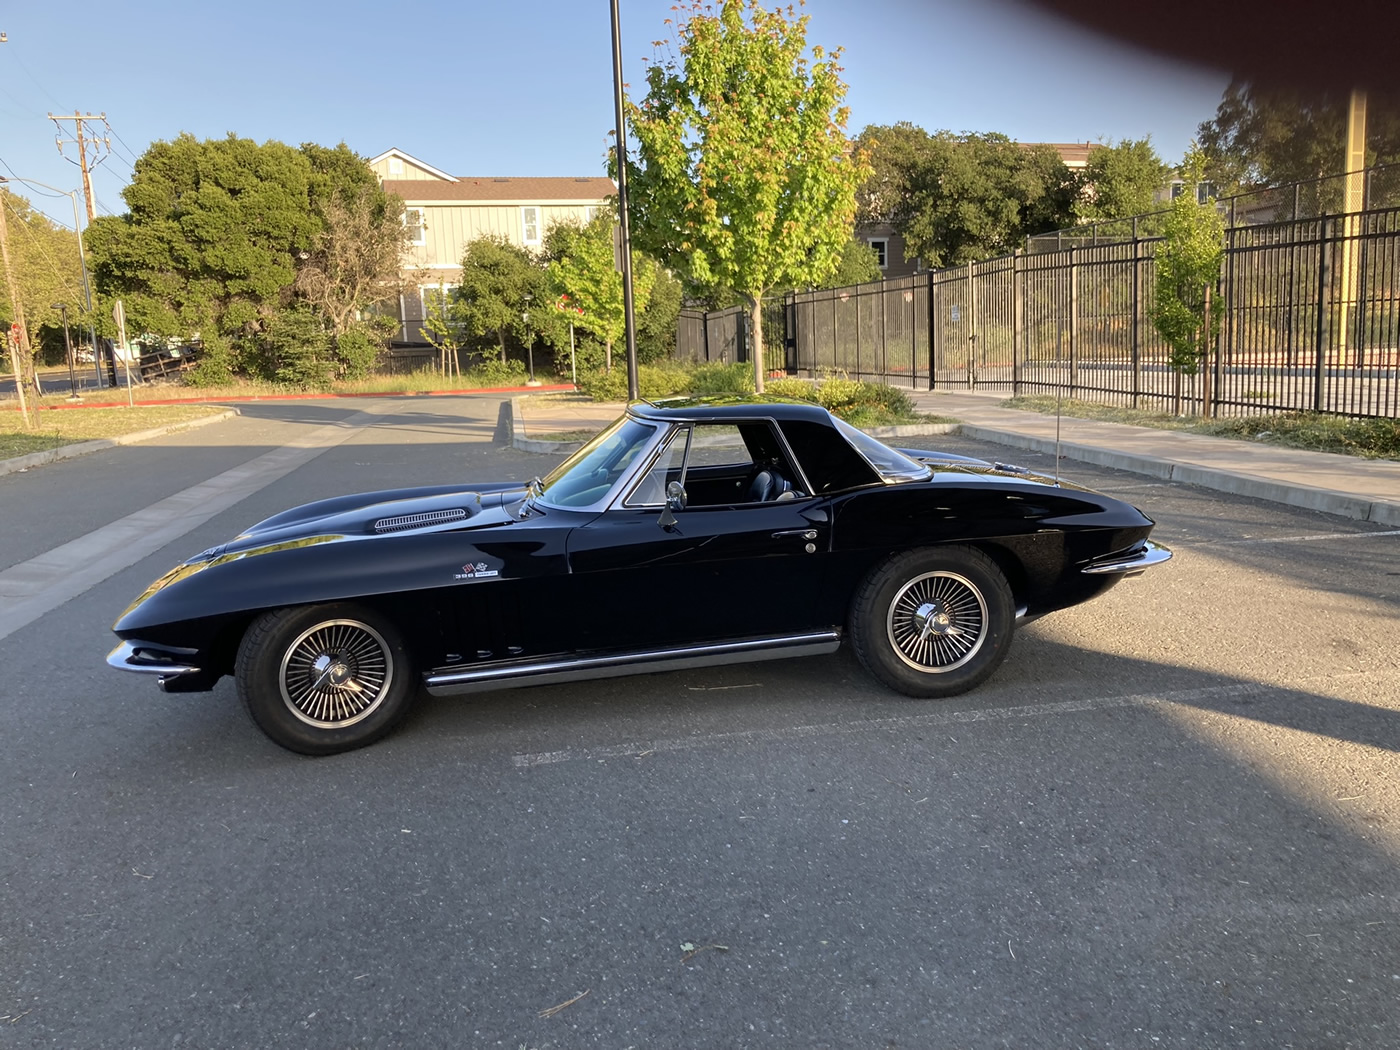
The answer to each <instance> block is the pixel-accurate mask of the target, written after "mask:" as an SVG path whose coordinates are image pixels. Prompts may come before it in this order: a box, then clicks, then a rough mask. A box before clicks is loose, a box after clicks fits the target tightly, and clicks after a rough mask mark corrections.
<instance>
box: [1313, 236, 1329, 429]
mask: <svg viewBox="0 0 1400 1050" xmlns="http://www.w3.org/2000/svg"><path fill="white" fill-rule="evenodd" d="M1330 225H1331V219H1329V218H1328V217H1327V216H1326V215H1325V214H1324V215H1323V216H1322V222H1321V223H1320V224H1319V225H1318V241H1317V351H1316V355H1315V357H1314V363H1313V411H1314V412H1321V411H1322V401H1323V398H1322V385H1323V384H1322V378H1323V372H1324V371H1325V369H1326V367H1327V320H1328V318H1327V314H1328V303H1327V296H1328V292H1330V291H1331V285H1332V252H1331V250H1330V248H1331V245H1330V244H1329V243H1328V236H1327V234H1328V228H1329V226H1330Z"/></svg>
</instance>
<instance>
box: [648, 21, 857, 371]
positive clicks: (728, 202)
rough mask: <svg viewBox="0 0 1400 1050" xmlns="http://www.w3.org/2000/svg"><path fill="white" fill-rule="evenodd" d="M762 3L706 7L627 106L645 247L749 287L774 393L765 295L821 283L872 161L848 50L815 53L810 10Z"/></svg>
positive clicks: (683, 27) (695, 277) (670, 262)
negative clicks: (858, 121) (844, 61)
mask: <svg viewBox="0 0 1400 1050" xmlns="http://www.w3.org/2000/svg"><path fill="white" fill-rule="evenodd" d="M787 10H788V14H786V15H785V14H784V13H783V11H782V10H781V9H774V10H772V11H769V10H766V9H765V8H763V7H762V6H760V5H759V4H758V2H757V0H750V2H747V3H746V2H744V0H721V2H720V3H719V4H718V6H717V7H710V6H708V5H705V4H703V3H699V2H696V3H693V4H690V5H689V6H687V7H683V8H682V12H683V14H684V15H685V16H686V17H684V18H683V20H681V21H680V22H679V23H678V25H677V27H676V41H675V51H674V56H675V57H671V58H667V59H665V60H664V61H661V62H658V63H656V64H654V65H652V66H651V68H650V69H649V70H648V71H647V94H646V97H645V98H644V99H643V100H642V102H641V103H640V104H636V103H629V104H628V107H627V115H628V120H629V122H630V125H631V130H632V132H633V134H634V135H635V136H636V138H637V141H638V143H639V149H638V150H637V152H636V156H635V160H633V161H631V162H629V170H628V180H629V187H630V192H631V206H632V208H633V216H632V217H633V222H634V226H633V229H634V231H635V235H636V241H637V244H638V246H639V247H641V248H642V249H643V250H645V251H647V252H649V253H651V254H652V255H654V256H656V257H657V258H658V259H660V260H661V262H662V263H663V264H665V265H666V266H668V267H669V268H671V269H672V270H675V271H676V272H677V273H682V274H684V276H685V277H687V278H688V279H689V280H690V281H692V282H693V283H695V284H697V285H700V286H702V287H716V286H718V287H728V288H731V289H733V290H734V291H735V292H737V293H738V294H739V295H741V296H743V297H744V299H745V301H746V302H747V304H748V306H749V310H750V315H751V318H752V322H753V331H754V354H753V358H754V380H755V387H756V388H757V389H758V390H759V391H762V390H763V379H764V366H763V342H762V331H763V326H762V323H761V318H762V305H763V299H764V296H766V295H767V294H768V292H769V290H770V289H772V288H774V287H777V286H781V285H783V284H796V285H812V284H819V283H821V282H822V281H823V280H825V279H826V278H827V277H828V276H829V275H830V274H831V273H832V272H833V271H834V270H835V269H836V266H837V265H838V262H839V260H840V255H841V250H842V248H843V246H844V245H845V243H846V242H847V241H848V240H850V237H851V228H852V221H853V219H854V217H855V191H856V187H857V186H859V185H860V183H861V182H862V181H863V180H864V178H865V176H866V174H867V172H868V169H867V167H866V164H865V161H864V159H863V158H862V157H861V155H860V154H859V153H855V152H853V151H852V147H851V143H850V141H849V140H848V139H847V137H846V122H847V118H848V116H849V110H848V109H847V108H846V106H845V105H843V101H844V99H845V96H846V85H845V83H843V82H842V80H841V77H840V72H841V69H840V66H839V65H838V61H839V58H840V54H841V52H840V49H839V48H838V49H836V50H834V51H831V52H829V53H828V52H827V51H826V50H825V49H823V48H822V47H820V46H814V47H812V48H811V49H810V52H809V49H808V46H807V23H808V18H807V16H805V15H804V16H801V17H792V9H791V8H788V9H787Z"/></svg>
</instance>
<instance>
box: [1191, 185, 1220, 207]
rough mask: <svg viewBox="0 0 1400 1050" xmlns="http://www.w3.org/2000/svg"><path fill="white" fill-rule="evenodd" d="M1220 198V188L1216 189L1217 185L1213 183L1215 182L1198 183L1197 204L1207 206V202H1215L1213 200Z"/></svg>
mask: <svg viewBox="0 0 1400 1050" xmlns="http://www.w3.org/2000/svg"><path fill="white" fill-rule="evenodd" d="M1219 196H1220V190H1219V189H1218V188H1216V185H1215V183H1213V182H1198V183H1196V201H1197V203H1199V204H1205V203H1206V202H1207V201H1213V200H1215V198H1216V197H1219Z"/></svg>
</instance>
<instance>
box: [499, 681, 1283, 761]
mask: <svg viewBox="0 0 1400 1050" xmlns="http://www.w3.org/2000/svg"><path fill="white" fill-rule="evenodd" d="M1285 688H1287V687H1286V686H1279V685H1264V684H1262V683H1258V682H1236V683H1232V684H1230V685H1214V686H1205V687H1203V688H1200V689H1180V690H1176V691H1175V692H1166V693H1135V694H1133V695H1131V696H1113V697H1100V698H1097V699H1091V700H1065V701H1062V702H1060V703H1054V704H1025V705H1023V706H1020V707H993V708H978V709H976V710H971V711H939V712H932V713H929V714H925V715H906V716H903V717H900V718H872V719H870V720H869V721H865V722H839V723H835V722H833V723H829V724H825V725H809V726H789V727H787V728H783V729H751V730H745V731H743V732H738V733H707V734H702V735H699V736H692V737H681V738H679V739H674V740H650V741H646V742H645V743H632V744H612V745H608V746H604V747H589V748H567V749H566V750H563V751H540V752H535V753H534V754H522V755H516V756H515V758H514V760H513V761H514V763H515V766H516V767H517V768H519V769H530V768H532V767H534V766H547V765H554V764H556V763H559V762H580V761H590V760H592V761H598V760H602V759H608V758H636V757H640V756H643V755H649V754H652V753H654V752H658V751H695V750H698V749H700V748H706V747H716V746H720V745H724V744H733V743H767V742H771V741H779V740H797V739H801V738H803V737H813V736H842V735H845V734H847V733H868V732H872V731H875V730H890V729H894V730H908V729H919V728H923V727H928V726H941V725H960V724H964V723H968V722H1005V721H1010V720H1013V719H1018V718H1040V717H1044V716H1046V715H1065V714H1074V713H1077V712H1080V711H1104V710H1108V709H1111V708H1115V707H1150V706H1153V705H1157V704H1192V703H1196V702H1199V701H1201V700H1214V699H1219V698H1222V697H1228V696H1255V695H1259V694H1263V693H1271V692H1277V691H1278V690H1280V689H1285Z"/></svg>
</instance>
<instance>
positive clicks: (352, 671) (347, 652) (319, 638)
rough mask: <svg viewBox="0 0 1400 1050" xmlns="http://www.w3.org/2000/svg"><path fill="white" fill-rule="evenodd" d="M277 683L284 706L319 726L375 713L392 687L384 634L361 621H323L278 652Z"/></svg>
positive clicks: (340, 724)
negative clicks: (281, 651)
mask: <svg viewBox="0 0 1400 1050" xmlns="http://www.w3.org/2000/svg"><path fill="white" fill-rule="evenodd" d="M277 684H278V687H279V688H280V690H281V693H282V701H283V703H285V704H286V705H287V709H288V710H289V711H290V712H291V713H292V714H293V715H294V716H295V717H296V718H297V719H298V720H300V721H301V722H304V723H305V724H306V725H309V726H314V727H315V728H317V729H342V728H344V727H346V726H352V725H355V724H356V723H357V722H360V721H363V720H364V719H366V718H368V717H369V716H370V715H371V714H373V713H374V712H375V710H376V709H378V707H379V706H380V704H382V703H383V702H384V700H385V698H386V697H387V696H388V695H389V693H390V691H391V689H392V687H393V685H394V656H393V651H392V649H391V648H390V646H389V644H388V642H386V641H385V640H384V636H383V635H382V634H380V633H379V632H378V631H376V630H375V629H374V628H373V627H371V626H369V624H366V623H362V622H361V621H359V620H350V619H345V620H326V621H323V622H321V623H318V624H315V625H313V626H312V627H309V628H308V629H306V630H305V631H302V632H301V634H299V635H298V636H297V637H296V638H295V639H294V640H293V641H292V643H291V644H290V645H288V646H287V648H286V650H285V651H284V652H283V654H282V661H281V665H280V667H279V668H278V673H277Z"/></svg>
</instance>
